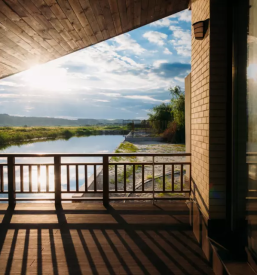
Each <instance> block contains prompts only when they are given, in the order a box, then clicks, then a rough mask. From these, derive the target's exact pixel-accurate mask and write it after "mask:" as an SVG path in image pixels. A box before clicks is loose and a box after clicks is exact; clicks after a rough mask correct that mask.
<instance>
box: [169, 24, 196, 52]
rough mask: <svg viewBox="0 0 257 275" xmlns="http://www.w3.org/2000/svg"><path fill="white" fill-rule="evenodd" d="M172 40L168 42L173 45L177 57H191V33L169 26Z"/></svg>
mask: <svg viewBox="0 0 257 275" xmlns="http://www.w3.org/2000/svg"><path fill="white" fill-rule="evenodd" d="M169 29H170V30H171V31H172V32H173V37H174V39H172V40H170V41H169V42H170V43H171V44H172V45H173V47H174V48H175V50H176V51H177V53H178V54H179V55H183V56H191V33H190V31H185V30H183V29H182V28H180V27H178V26H170V28H169Z"/></svg>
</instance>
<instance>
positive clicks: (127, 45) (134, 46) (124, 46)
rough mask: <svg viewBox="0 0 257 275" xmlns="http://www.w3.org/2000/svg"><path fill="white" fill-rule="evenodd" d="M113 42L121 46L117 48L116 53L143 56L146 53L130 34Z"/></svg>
mask: <svg viewBox="0 0 257 275" xmlns="http://www.w3.org/2000/svg"><path fill="white" fill-rule="evenodd" d="M113 40H114V41H115V42H116V43H118V44H119V45H118V46H117V47H116V48H115V50H116V51H132V52H134V53H136V54H141V53H143V52H144V51H145V49H144V48H142V47H141V46H140V45H139V44H138V43H137V42H136V41H135V40H134V39H132V38H131V36H130V34H128V33H126V34H122V35H119V36H117V37H115V38H113Z"/></svg>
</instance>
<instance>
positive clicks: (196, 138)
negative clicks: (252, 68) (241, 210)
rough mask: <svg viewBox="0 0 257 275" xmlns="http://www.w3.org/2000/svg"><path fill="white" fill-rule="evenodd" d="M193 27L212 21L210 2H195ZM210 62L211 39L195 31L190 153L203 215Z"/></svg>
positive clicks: (206, 184)
mask: <svg viewBox="0 0 257 275" xmlns="http://www.w3.org/2000/svg"><path fill="white" fill-rule="evenodd" d="M191 9H192V24H193V23H195V22H198V21H202V20H206V19H209V18H210V2H209V0H192V1H191ZM209 60H210V35H209V30H208V31H207V33H206V35H205V37H204V39H203V40H196V39H195V38H194V31H193V30H192V61H191V62H192V69H191V108H192V110H191V153H192V158H191V162H192V178H193V181H194V182H195V184H196V185H197V188H198V191H199V193H198V192H196V193H195V194H196V198H197V200H198V202H199V204H200V206H201V209H202V211H203V212H205V214H206V215H208V209H209Z"/></svg>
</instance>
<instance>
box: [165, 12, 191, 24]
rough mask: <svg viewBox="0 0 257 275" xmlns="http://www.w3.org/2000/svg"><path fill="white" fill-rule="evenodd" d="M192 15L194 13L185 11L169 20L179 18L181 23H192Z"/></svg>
mask: <svg viewBox="0 0 257 275" xmlns="http://www.w3.org/2000/svg"><path fill="white" fill-rule="evenodd" d="M191 14H192V13H191V11H190V10H184V11H181V12H179V13H176V14H173V15H171V16H170V17H169V18H170V19H173V18H177V19H178V20H179V21H185V22H191V20H192V15H191Z"/></svg>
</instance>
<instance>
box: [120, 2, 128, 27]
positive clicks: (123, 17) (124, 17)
mask: <svg viewBox="0 0 257 275" xmlns="http://www.w3.org/2000/svg"><path fill="white" fill-rule="evenodd" d="M118 7H119V12H120V19H121V27H122V31H123V32H127V31H128V30H129V25H128V18H127V7H126V2H125V1H118Z"/></svg>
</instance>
